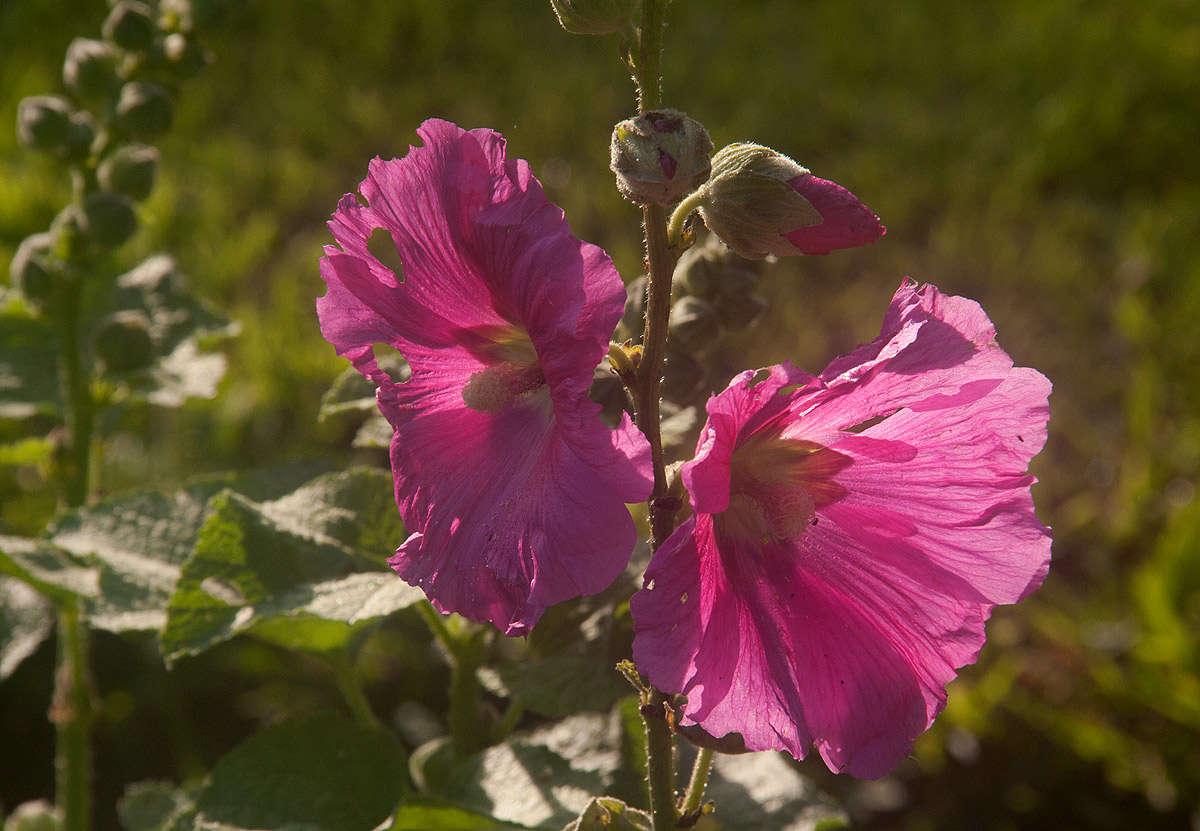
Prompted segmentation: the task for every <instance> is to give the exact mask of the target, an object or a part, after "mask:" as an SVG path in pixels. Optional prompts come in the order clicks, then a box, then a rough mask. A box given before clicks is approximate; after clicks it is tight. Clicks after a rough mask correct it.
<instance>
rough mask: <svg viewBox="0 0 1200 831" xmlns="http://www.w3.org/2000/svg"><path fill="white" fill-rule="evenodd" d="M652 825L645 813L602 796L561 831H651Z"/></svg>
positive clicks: (617, 800) (589, 804) (594, 800)
mask: <svg viewBox="0 0 1200 831" xmlns="http://www.w3.org/2000/svg"><path fill="white" fill-rule="evenodd" d="M653 825H654V823H653V821H652V820H651V818H650V815H649V814H647V813H646V812H645V811H639V810H638V809H637V808H630V807H629V806H628V805H626V804H625V803H624V802H622V801H621V800H619V799H613V798H612V797H610V796H604V797H599V798H597V799H593V800H592V801H591V802H589V803H588V805H587V807H586V808H584V809H583V813H582V814H580V815H579V816H578V818H576V819H575V820H573V821H572V822H571V823H570V824H568V825H567V826H566V827H565V828H563V831H652V828H653Z"/></svg>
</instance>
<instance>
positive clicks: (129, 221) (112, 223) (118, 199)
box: [81, 191, 137, 248]
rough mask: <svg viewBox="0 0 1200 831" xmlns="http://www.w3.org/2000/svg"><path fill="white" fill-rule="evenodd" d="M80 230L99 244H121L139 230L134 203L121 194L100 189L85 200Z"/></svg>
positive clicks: (108, 245)
mask: <svg viewBox="0 0 1200 831" xmlns="http://www.w3.org/2000/svg"><path fill="white" fill-rule="evenodd" d="M82 220H83V221H82V224H81V230H82V231H83V233H84V235H85V236H86V237H87V238H88V240H89V241H91V242H94V243H96V244H98V245H100V246H104V247H113V248H115V247H116V246H118V245H120V244H121V243H123V242H125V240H127V239H129V238H130V237H131V236H133V233H134V231H136V230H137V216H136V215H135V214H134V212H133V203H132V202H130V201H129V199H128V197H126V196H123V195H121V194H119V193H109V192H107V191H97V192H95V193H92V194H89V195H88V196H87V198H85V199H84V200H83V211H82Z"/></svg>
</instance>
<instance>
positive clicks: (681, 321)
mask: <svg viewBox="0 0 1200 831" xmlns="http://www.w3.org/2000/svg"><path fill="white" fill-rule="evenodd" d="M719 335H720V323H719V319H718V317H717V310H716V309H714V308H713V306H712V304H711V303H709V302H708V301H707V300H701V299H700V298H699V297H692V296H690V295H689V296H687V297H683V298H681V299H680V300H679V302H678V303H676V304H675V306H674V308H672V309H671V338H672V340H673V341H674V342H675V343H676V344H677V345H678V346H680V347H682V348H683V349H686V350H687V351H688V352H699V351H701V350H703V349H704V348H705V347H706V346H710V345H711V344H713V343H715V342H716V340H717V338H718V336H719Z"/></svg>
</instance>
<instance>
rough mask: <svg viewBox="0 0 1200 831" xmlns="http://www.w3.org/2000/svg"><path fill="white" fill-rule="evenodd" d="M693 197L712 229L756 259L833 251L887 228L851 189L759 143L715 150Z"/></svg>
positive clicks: (872, 239) (857, 243) (873, 238)
mask: <svg viewBox="0 0 1200 831" xmlns="http://www.w3.org/2000/svg"><path fill="white" fill-rule="evenodd" d="M690 199H691V200H694V201H695V203H696V207H697V208H698V209H699V211H700V215H701V216H702V217H703V218H704V223H705V224H706V225H707V226H708V229H709V230H710V231H712V232H713V233H714V234H716V235H717V236H718V237H720V238H721V241H722V242H724V243H725V244H726V245H728V246H729V247H730V248H732V249H733V250H734V251H736V252H737V253H738V254H740V255H741V256H743V257H748V258H750V259H758V258H762V257H765V256H766V255H768V254H775V255H776V256H780V257H786V256H789V255H795V254H828V253H830V252H831V251H836V250H838V249H841V248H855V247H857V246H860V245H868V244H869V243H872V242H875V241H876V240H877V239H879V238H880V237H882V236H883V235H884V234H886V233H887V228H885V227H883V224H882V223H881V222H880V221H879V217H877V216H876V215H875V213H874V212H873V211H872V210H871V209H870V208H868V207H867V206H866V205H864V204H863V203H862V202H860V201H859V200H858V197H856V196H855V195H854V194H853V193H851V192H850V191H848V190H846V189H845V188H844V187H842V186H841V185H839V184H837V183H836V182H831V181H829V180H828V179H819V178H817V177H816V176H813V175H812V173H811V172H809V170H808V168H806V167H804V166H802V165H801V164H799V163H798V162H796V161H795V160H794V159H791V158H789V157H788V156H785V155H783V154H782V153H779V152H777V151H775V150H772V149H771V148H769V147H763V146H762V145H761V144H748V143H745V142H737V143H735V144H730V145H728V146H726V147H723V148H721V149H720V150H719V151H717V154H716V155H715V156H713V158H712V173H711V175H710V177H709V180H708V182H707V183H705V184H704V186H703V187H701V188H700V189H699V190H698V191H696V193H695V195H694V196H693V197H690ZM685 204H687V202H685Z"/></svg>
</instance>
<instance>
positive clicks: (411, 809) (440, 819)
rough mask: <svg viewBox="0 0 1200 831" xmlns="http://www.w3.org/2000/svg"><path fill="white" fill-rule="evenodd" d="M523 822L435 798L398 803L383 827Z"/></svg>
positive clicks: (462, 828) (458, 829)
mask: <svg viewBox="0 0 1200 831" xmlns="http://www.w3.org/2000/svg"><path fill="white" fill-rule="evenodd" d="M523 828H524V826H521V825H512V824H510V823H507V822H500V821H499V820H497V819H494V818H492V817H487V816H483V815H481V814H476V813H472V812H470V811H464V810H463V809H461V808H457V807H454V806H452V805H442V804H438V803H435V802H423V801H422V802H411V803H406V804H403V805H401V806H400V807H399V808H397V809H396V813H395V814H393V815H392V821H391V824H390V825H387V826H385V827H384V829H383V831H518V829H523Z"/></svg>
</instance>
